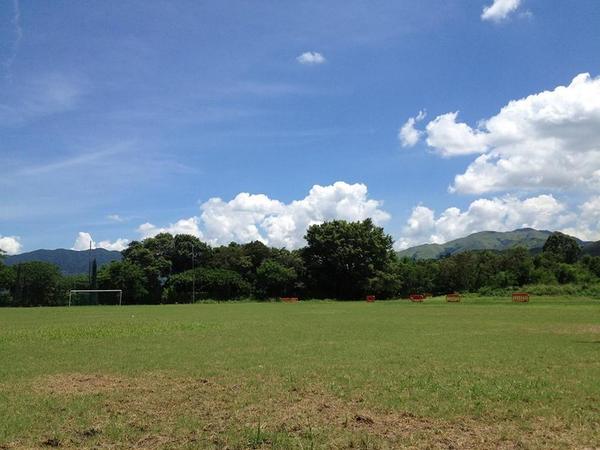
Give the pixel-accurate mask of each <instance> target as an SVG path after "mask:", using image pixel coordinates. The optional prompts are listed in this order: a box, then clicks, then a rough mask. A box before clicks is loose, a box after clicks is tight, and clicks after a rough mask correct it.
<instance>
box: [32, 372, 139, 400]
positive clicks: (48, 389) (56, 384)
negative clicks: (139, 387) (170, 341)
mask: <svg viewBox="0 0 600 450" xmlns="http://www.w3.org/2000/svg"><path fill="white" fill-rule="evenodd" d="M33 386H34V389H35V390H36V391H37V392H39V393H46V394H59V395H78V394H97V393H102V392H108V391H113V390H123V389H125V388H128V387H131V386H132V380H129V379H126V378H122V377H117V376H112V375H97V374H80V373H71V374H58V375H51V376H48V377H44V378H41V379H38V380H36V381H35V382H34V383H33Z"/></svg>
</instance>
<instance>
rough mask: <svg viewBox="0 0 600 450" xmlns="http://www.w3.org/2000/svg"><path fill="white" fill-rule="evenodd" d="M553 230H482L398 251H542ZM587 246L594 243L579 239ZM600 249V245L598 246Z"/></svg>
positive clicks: (413, 254) (428, 254) (427, 255)
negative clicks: (437, 242)
mask: <svg viewBox="0 0 600 450" xmlns="http://www.w3.org/2000/svg"><path fill="white" fill-rule="evenodd" d="M551 234H552V231H548V230H534V229H533V228H521V229H519V230H514V231H505V232H502V231H481V232H479V233H473V234H471V235H469V236H466V237H463V238H459V239H455V240H453V241H450V242H446V243H445V244H424V245H418V246H416V247H411V248H407V249H406V250H402V251H400V252H398V256H400V257H401V258H403V257H408V258H412V259H436V258H440V257H442V256H449V255H454V254H455V253H460V252H464V251H467V250H498V251H500V250H507V249H509V248H514V247H525V248H527V249H529V250H532V251H534V252H535V251H541V249H542V247H543V246H544V244H545V243H546V240H547V239H548V236H550V235H551ZM577 240H578V241H579V242H580V244H581V245H582V246H583V247H584V249H585V248H587V247H589V246H591V245H593V243H589V242H583V241H581V240H579V239H577ZM597 250H598V251H600V245H599V246H598V249H597Z"/></svg>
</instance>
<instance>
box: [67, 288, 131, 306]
mask: <svg viewBox="0 0 600 450" xmlns="http://www.w3.org/2000/svg"><path fill="white" fill-rule="evenodd" d="M102 292H116V293H118V294H119V306H121V303H122V300H123V291H122V290H121V289H71V290H70V291H69V306H71V301H72V297H73V294H80V293H88V294H94V293H102Z"/></svg>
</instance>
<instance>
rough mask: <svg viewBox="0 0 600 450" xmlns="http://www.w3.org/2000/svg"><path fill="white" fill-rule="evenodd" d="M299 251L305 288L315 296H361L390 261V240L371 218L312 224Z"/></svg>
mask: <svg viewBox="0 0 600 450" xmlns="http://www.w3.org/2000/svg"><path fill="white" fill-rule="evenodd" d="M305 239H306V242H307V246H306V247H305V248H304V250H303V259H304V262H305V264H306V270H307V276H308V280H307V281H308V283H309V289H310V291H311V292H312V293H314V294H316V295H317V296H318V297H326V298H337V299H355V298H361V297H363V296H364V295H365V294H366V293H367V292H368V288H369V284H370V281H369V280H371V279H372V278H373V277H374V276H375V275H376V274H377V272H378V271H386V270H387V269H388V266H389V263H390V261H391V260H392V259H393V258H394V253H393V251H392V243H393V241H392V238H391V236H389V235H387V234H385V233H384V231H383V228H381V227H376V226H375V225H374V224H373V221H372V220H371V219H366V220H364V221H362V222H346V221H344V220H334V221H331V222H325V223H323V224H321V225H312V226H311V227H309V228H308V231H307V232H306V236H305Z"/></svg>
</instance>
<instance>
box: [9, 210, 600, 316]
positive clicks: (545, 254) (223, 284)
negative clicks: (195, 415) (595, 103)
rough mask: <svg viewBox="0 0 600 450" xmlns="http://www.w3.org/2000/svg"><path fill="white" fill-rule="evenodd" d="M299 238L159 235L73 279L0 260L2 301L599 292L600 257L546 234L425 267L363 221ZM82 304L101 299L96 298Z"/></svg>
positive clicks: (38, 265)
mask: <svg viewBox="0 0 600 450" xmlns="http://www.w3.org/2000/svg"><path fill="white" fill-rule="evenodd" d="M305 240H306V246H305V247H303V248H301V249H298V250H287V249H282V248H272V247H268V246H266V245H265V244H263V243H262V242H259V241H254V242H250V243H247V244H237V243H231V244H229V245H226V246H218V247H212V246H210V245H208V244H206V243H205V242H202V241H201V240H200V239H198V238H197V237H194V236H190V235H176V236H172V235H171V234H168V233H161V234H158V235H156V236H155V237H152V238H147V239H144V240H143V241H133V242H131V243H130V244H129V246H128V248H127V249H125V250H124V251H123V252H122V254H123V259H122V261H118V262H112V263H109V264H107V265H105V266H103V267H101V268H100V269H97V267H96V264H95V262H94V264H93V265H92V267H91V270H90V273H89V274H87V275H76V276H67V275H62V274H61V273H60V270H59V268H58V267H57V266H55V265H52V264H50V263H45V262H38V261H33V262H25V263H20V264H16V265H14V266H10V267H9V266H6V265H4V264H3V263H2V262H1V259H2V258H0V305H1V306H38V305H39V306H42V305H50V306H52V305H64V304H66V303H67V301H68V291H69V290H70V289H121V290H122V291H123V303H124V304H160V303H189V302H190V301H192V299H194V298H195V300H209V299H210V300H223V301H225V300H235V299H246V298H253V299H273V298H278V297H300V298H315V299H327V298H330V299H338V300H354V299H364V297H365V296H366V295H375V296H376V297H377V298H378V299H389V298H403V297H406V296H408V295H409V294H411V293H432V294H446V293H449V292H463V293H465V292H479V293H482V294H493V293H494V292H501V291H502V290H505V289H515V288H518V287H522V286H526V285H535V286H538V287H539V286H546V287H548V289H551V288H552V287H554V288H555V287H557V286H565V285H569V286H578V287H579V288H580V289H588V290H589V289H592V290H594V289H596V291H597V292H600V257H597V256H588V255H586V256H583V257H582V255H581V249H580V246H579V244H578V243H577V241H576V240H575V239H573V238H571V237H569V236H566V235H564V234H561V233H554V234H552V235H551V236H550V237H549V238H548V241H547V242H546V244H545V245H544V248H543V251H541V252H539V253H538V254H532V253H531V252H530V251H528V250H527V249H525V248H520V247H517V248H514V249H510V250H505V251H501V252H498V251H466V252H462V253H459V254H455V255H452V256H448V257H445V258H441V259H437V260H423V261H414V260H411V259H407V258H402V259H401V258H399V257H398V256H397V255H396V253H395V252H394V250H393V247H392V245H393V240H392V238H391V236H389V235H387V234H386V233H385V232H384V230H383V228H381V227H377V226H375V225H374V224H373V222H372V221H371V220H370V219H367V220H364V221H362V222H346V221H343V220H334V221H330V222H325V223H323V224H319V225H313V226H311V227H309V229H308V230H307V232H306V236H305ZM596 291H595V292H596ZM90 298H91V302H92V303H96V302H98V301H101V299H100V297H99V296H98V295H93V296H91V297H90ZM88 301H89V299H88Z"/></svg>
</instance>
